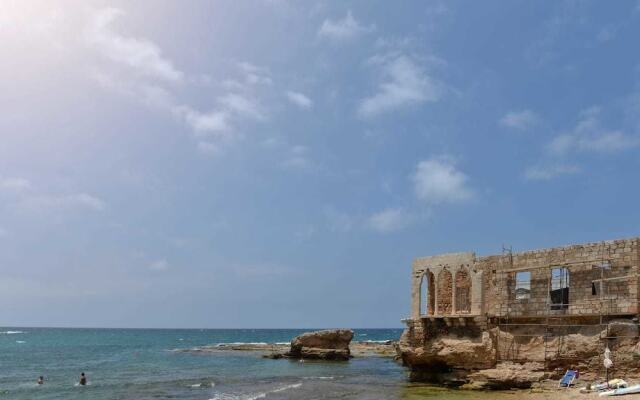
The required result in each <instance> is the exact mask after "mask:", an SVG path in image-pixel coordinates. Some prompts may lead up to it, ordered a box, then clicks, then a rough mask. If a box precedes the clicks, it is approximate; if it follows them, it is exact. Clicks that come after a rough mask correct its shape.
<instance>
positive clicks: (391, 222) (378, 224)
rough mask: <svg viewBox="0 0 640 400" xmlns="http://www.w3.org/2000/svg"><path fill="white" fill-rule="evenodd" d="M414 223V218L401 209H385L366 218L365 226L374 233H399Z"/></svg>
mask: <svg viewBox="0 0 640 400" xmlns="http://www.w3.org/2000/svg"><path fill="white" fill-rule="evenodd" d="M413 222H414V217H413V216H412V215H410V214H408V213H407V212H406V211H405V210H404V209H402V208H387V209H384V210H382V211H380V212H377V213H375V214H373V215H371V216H370V217H369V218H367V226H368V227H370V228H371V229H373V230H374V231H376V232H380V233H391V232H396V231H399V230H401V229H403V228H405V227H407V226H408V225H409V224H411V223H413Z"/></svg>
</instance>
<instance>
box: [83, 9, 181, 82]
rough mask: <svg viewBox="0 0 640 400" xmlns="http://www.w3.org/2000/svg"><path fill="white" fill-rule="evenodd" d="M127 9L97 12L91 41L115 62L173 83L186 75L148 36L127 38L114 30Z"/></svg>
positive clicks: (90, 35)
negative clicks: (113, 25)
mask: <svg viewBox="0 0 640 400" xmlns="http://www.w3.org/2000/svg"><path fill="white" fill-rule="evenodd" d="M122 14H123V12H122V11H121V10H119V9H117V8H104V9H101V10H99V11H98V12H96V15H95V18H94V19H93V21H92V24H90V26H89V29H88V31H87V40H88V42H89V43H90V44H92V45H94V46H95V47H97V48H98V49H99V50H100V52H101V53H102V54H103V55H104V56H105V57H107V58H109V59H110V60H111V61H114V62H116V63H119V64H122V65H125V66H127V67H129V68H132V69H134V70H135V71H137V72H138V73H140V74H142V75H146V76H151V77H154V78H159V79H163V80H166V81H171V82H179V81H181V80H182V79H183V76H184V74H183V73H182V72H181V71H179V70H178V69H176V68H175V67H174V66H173V63H172V62H171V61H170V60H168V59H166V58H164V57H163V56H162V52H161V50H160V48H159V47H158V45H156V44H155V43H153V42H151V41H150V40H147V39H140V38H134V37H127V36H123V35H120V34H118V33H117V32H114V31H113V30H111V25H112V23H113V21H115V20H116V19H117V18H118V17H119V16H121V15H122Z"/></svg>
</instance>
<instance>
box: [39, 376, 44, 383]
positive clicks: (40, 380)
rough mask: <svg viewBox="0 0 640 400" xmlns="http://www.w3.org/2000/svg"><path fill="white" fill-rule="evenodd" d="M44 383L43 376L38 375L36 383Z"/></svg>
mask: <svg viewBox="0 0 640 400" xmlns="http://www.w3.org/2000/svg"><path fill="white" fill-rule="evenodd" d="M43 384H44V376H40V377H39V378H38V385H43Z"/></svg>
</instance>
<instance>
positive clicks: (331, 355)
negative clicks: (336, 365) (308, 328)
mask: <svg viewBox="0 0 640 400" xmlns="http://www.w3.org/2000/svg"><path fill="white" fill-rule="evenodd" d="M352 338H353V331H352V330H350V329H332V330H324V331H317V332H307V333H303V334H302V335H300V336H297V337H295V338H294V339H293V340H292V341H291V349H290V350H289V352H288V353H287V354H286V356H287V357H289V358H298V359H316V360H348V359H349V358H350V357H351V352H350V351H349V343H351V339H352Z"/></svg>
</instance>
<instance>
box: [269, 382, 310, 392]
mask: <svg viewBox="0 0 640 400" xmlns="http://www.w3.org/2000/svg"><path fill="white" fill-rule="evenodd" d="M300 386H302V382H299V383H293V384H291V385H287V386H283V387H281V388H278V389H274V390H272V391H271V393H278V392H284V391H285V390H289V389H297V388H299V387H300Z"/></svg>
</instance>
